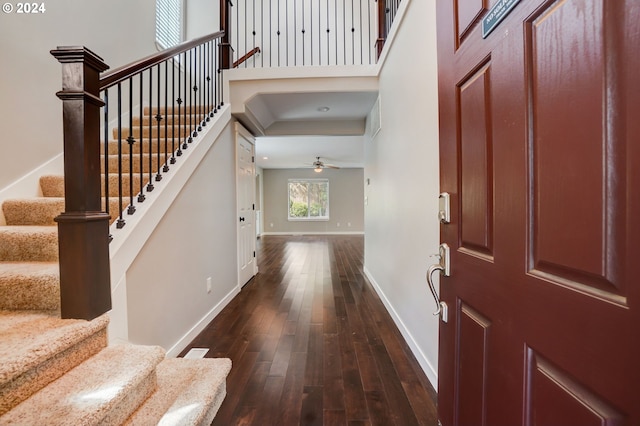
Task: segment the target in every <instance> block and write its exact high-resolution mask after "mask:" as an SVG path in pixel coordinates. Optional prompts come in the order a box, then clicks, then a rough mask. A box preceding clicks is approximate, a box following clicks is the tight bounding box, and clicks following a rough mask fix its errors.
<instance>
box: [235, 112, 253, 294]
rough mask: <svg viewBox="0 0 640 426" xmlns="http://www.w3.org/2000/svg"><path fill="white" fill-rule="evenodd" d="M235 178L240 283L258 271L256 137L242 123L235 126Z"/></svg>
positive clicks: (242, 283)
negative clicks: (254, 142)
mask: <svg viewBox="0 0 640 426" xmlns="http://www.w3.org/2000/svg"><path fill="white" fill-rule="evenodd" d="M236 140H237V142H236V161H237V170H236V181H237V205H238V285H239V286H243V285H244V284H246V283H247V282H248V281H249V280H250V279H251V278H252V277H253V276H254V275H255V274H256V273H257V266H256V259H255V253H256V231H255V187H254V185H255V163H254V159H255V156H254V151H255V148H254V144H253V137H252V136H251V135H250V134H249V132H247V131H246V130H245V129H244V128H243V127H241V126H240V125H239V124H237V128H236Z"/></svg>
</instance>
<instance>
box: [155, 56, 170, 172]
mask: <svg viewBox="0 0 640 426" xmlns="http://www.w3.org/2000/svg"><path fill="white" fill-rule="evenodd" d="M168 117H169V60H166V61H164V165H163V166H162V172H163V173H167V172H168V171H169V154H168V151H169V127H168V126H169V123H168V122H169V120H168ZM159 162H160V151H158V163H159Z"/></svg>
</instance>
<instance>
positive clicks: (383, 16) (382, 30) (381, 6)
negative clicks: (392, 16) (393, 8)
mask: <svg viewBox="0 0 640 426" xmlns="http://www.w3.org/2000/svg"><path fill="white" fill-rule="evenodd" d="M386 41H387V2H386V0H378V39H377V40H376V52H377V54H378V58H380V55H381V54H382V48H383V47H384V43H385V42H386Z"/></svg>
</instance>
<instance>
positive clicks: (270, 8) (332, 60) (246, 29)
mask: <svg viewBox="0 0 640 426" xmlns="http://www.w3.org/2000/svg"><path fill="white" fill-rule="evenodd" d="M399 4H400V0H232V6H233V7H231V8H230V12H229V13H230V16H229V21H230V25H231V26H232V31H230V34H231V37H230V42H231V45H232V47H233V60H234V61H235V62H236V63H238V66H239V67H240V68H258V67H297V66H325V65H369V64H374V63H376V61H377V59H378V57H379V55H380V53H381V52H382V47H383V46H384V42H385V40H386V38H387V34H388V33H389V30H390V28H391V25H392V23H393V19H394V18H395V16H396V13H397V10H398V7H399ZM255 49H259V52H260V55H255V54H253V55H250V53H251V52H256V50H255ZM247 55H249V56H248V57H247Z"/></svg>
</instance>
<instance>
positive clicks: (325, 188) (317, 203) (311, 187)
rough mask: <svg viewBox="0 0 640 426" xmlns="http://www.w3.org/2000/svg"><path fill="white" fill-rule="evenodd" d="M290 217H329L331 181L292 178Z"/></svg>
mask: <svg viewBox="0 0 640 426" xmlns="http://www.w3.org/2000/svg"><path fill="white" fill-rule="evenodd" d="M289 219H329V181H328V180H327V179H309V180H290V181H289Z"/></svg>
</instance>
